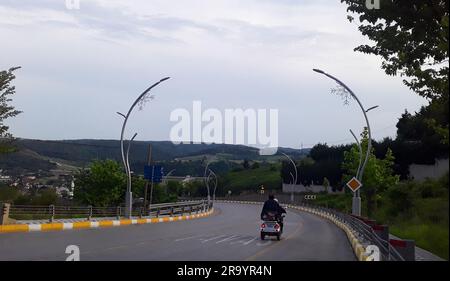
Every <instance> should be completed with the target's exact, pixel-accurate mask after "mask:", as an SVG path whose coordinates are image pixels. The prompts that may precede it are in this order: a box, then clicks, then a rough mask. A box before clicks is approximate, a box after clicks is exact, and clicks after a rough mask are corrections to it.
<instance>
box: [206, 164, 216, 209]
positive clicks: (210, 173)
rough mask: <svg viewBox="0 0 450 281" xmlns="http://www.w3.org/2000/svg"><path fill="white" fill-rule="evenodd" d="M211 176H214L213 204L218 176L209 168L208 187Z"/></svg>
mask: <svg viewBox="0 0 450 281" xmlns="http://www.w3.org/2000/svg"><path fill="white" fill-rule="evenodd" d="M211 176H213V177H214V189H213V200H212V201H213V204H214V202H215V201H216V188H217V183H218V182H217V181H218V179H217V178H218V177H217V175H216V173H214V172H213V171H212V170H211V169H209V175H208V179H207V182H208V188H209V182H210V177H211Z"/></svg>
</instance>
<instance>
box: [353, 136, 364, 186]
mask: <svg viewBox="0 0 450 281" xmlns="http://www.w3.org/2000/svg"><path fill="white" fill-rule="evenodd" d="M350 133H351V134H352V136H353V138H354V139H355V141H356V144H357V145H358V150H359V164H358V170H356V178H357V179H359V171H360V170H361V164H362V161H363V160H362V159H363V154H362V153H363V152H362V147H361V143H360V142H359V140H358V138H357V137H356V135H355V133H353V131H352V129H350Z"/></svg>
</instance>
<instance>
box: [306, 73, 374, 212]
mask: <svg viewBox="0 0 450 281" xmlns="http://www.w3.org/2000/svg"><path fill="white" fill-rule="evenodd" d="M313 71H315V72H317V73H320V74H323V75H325V76H327V77H328V78H331V79H333V80H334V81H335V82H337V83H338V85H340V86H342V87H343V88H344V89H345V90H346V91H347V92H348V93H349V94H350V95H351V97H352V98H354V99H355V100H356V102H357V103H358V105H359V107H360V108H361V111H362V113H363V115H364V119H365V120H366V124H367V131H368V134H369V136H368V137H369V139H368V142H367V151H366V157H365V158H364V162H363V164H362V166H361V169H360V171H359V174H358V176H359V178H358V180H359V181H360V182H361V183H362V177H363V174H364V169H365V168H366V164H367V161H368V160H369V156H370V151H371V149H372V134H371V130H370V124H369V119H368V118H367V114H366V113H367V112H368V111H369V110H372V109H374V108H376V107H371V108H369V109H368V110H366V109H364V106H363V105H362V103H361V101H360V100H359V99H358V97H357V96H356V95H355V93H354V92H353V91H352V90H351V89H350V88H349V87H348V86H347V85H345V84H344V82H342V81H341V80H339V79H338V78H336V77H334V76H333V75H331V74H328V73H326V72H325V71H323V70H320V69H313ZM352 203H353V204H352V205H353V206H352V213H353V214H354V215H357V216H360V215H361V197H360V192H359V190H357V191H356V192H355V193H354V196H353V202H352Z"/></svg>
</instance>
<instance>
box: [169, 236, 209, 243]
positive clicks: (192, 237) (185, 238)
mask: <svg viewBox="0 0 450 281" xmlns="http://www.w3.org/2000/svg"><path fill="white" fill-rule="evenodd" d="M202 236H203V235H195V236H189V237H184V238H179V239H176V240H175V242H178V241H183V240H189V239H194V238H197V237H202Z"/></svg>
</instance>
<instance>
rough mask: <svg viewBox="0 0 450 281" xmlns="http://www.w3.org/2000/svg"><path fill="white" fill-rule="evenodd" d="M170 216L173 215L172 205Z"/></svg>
mask: <svg viewBox="0 0 450 281" xmlns="http://www.w3.org/2000/svg"><path fill="white" fill-rule="evenodd" d="M170 216H171V217H173V207H170Z"/></svg>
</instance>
